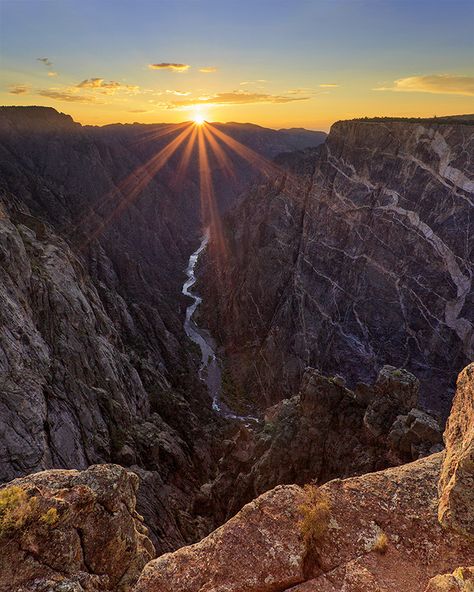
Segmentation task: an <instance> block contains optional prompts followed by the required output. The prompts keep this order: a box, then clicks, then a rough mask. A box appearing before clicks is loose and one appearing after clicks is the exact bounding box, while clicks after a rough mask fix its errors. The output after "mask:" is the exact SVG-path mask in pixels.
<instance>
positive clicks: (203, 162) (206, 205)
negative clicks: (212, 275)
mask: <svg viewBox="0 0 474 592" xmlns="http://www.w3.org/2000/svg"><path fill="white" fill-rule="evenodd" d="M198 153H199V181H200V183H199V184H200V195H201V215H202V220H203V224H204V226H207V227H208V228H209V234H210V237H211V249H212V251H211V254H212V256H213V257H214V259H215V261H216V263H217V267H218V270H220V269H222V265H223V262H224V259H225V255H226V247H225V241H224V234H223V231H222V223H221V219H220V214H219V210H218V208H217V203H216V198H215V194H214V187H213V183H212V176H211V170H210V166H209V156H208V153H207V143H206V138H205V136H204V132H203V129H202V127H199V128H198Z"/></svg>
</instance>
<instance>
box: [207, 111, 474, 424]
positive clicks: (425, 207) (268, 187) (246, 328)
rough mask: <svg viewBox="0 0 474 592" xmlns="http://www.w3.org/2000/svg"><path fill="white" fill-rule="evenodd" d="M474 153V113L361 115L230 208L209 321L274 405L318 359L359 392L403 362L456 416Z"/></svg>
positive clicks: (428, 397) (234, 361)
mask: <svg viewBox="0 0 474 592" xmlns="http://www.w3.org/2000/svg"><path fill="white" fill-rule="evenodd" d="M473 154H474V126H473V125H471V124H470V122H469V120H466V124H463V123H440V124H437V123H433V122H427V123H425V122H423V121H420V122H403V121H391V120H386V121H385V120H382V121H374V122H372V121H364V120H360V121H345V122H338V123H336V124H335V125H334V126H333V127H332V129H331V132H330V135H329V137H328V140H327V141H326V143H325V144H324V145H323V146H321V147H319V148H318V149H317V150H316V151H311V150H310V151H305V152H302V153H301V154H300V156H299V157H297V156H296V155H291V156H290V157H288V158H286V159H285V158H281V159H279V164H280V167H281V174H280V175H277V176H276V177H275V178H273V179H272V180H271V181H269V182H268V183H266V184H265V183H264V184H259V185H256V186H255V187H254V188H253V189H252V190H251V191H249V192H248V193H247V195H246V196H245V197H244V198H243V199H242V200H241V201H240V202H239V203H238V204H237V205H236V207H235V209H234V210H232V211H231V212H230V213H229V215H228V217H227V219H226V224H225V233H226V238H227V260H226V264H225V265H224V266H223V268H222V269H220V270H216V264H215V262H213V261H208V264H207V273H206V269H204V270H203V274H204V279H203V281H202V284H201V285H202V287H203V289H206V292H205V296H206V297H205V300H204V305H205V307H206V310H205V311H204V312H203V316H204V318H205V320H206V322H207V324H208V326H209V327H210V328H211V330H212V331H213V332H214V333H215V334H216V335H218V336H219V339H220V341H221V343H222V344H223V346H224V349H225V352H226V355H227V357H228V360H229V361H228V364H229V367H230V370H231V372H232V374H233V376H234V380H235V381H236V382H238V383H239V384H240V385H241V388H242V390H243V391H244V392H246V393H250V397H251V398H252V397H253V398H255V397H258V398H259V399H260V401H261V404H262V406H267V405H269V404H270V403H272V402H275V401H277V400H279V399H281V398H282V397H285V396H288V395H290V394H292V393H294V392H295V391H296V390H297V386H298V385H299V383H300V381H301V377H302V375H303V372H304V368H305V367H306V366H312V367H315V368H318V369H320V370H321V371H322V372H323V373H325V374H333V375H335V374H340V375H342V376H343V377H344V378H345V379H346V380H347V382H348V385H349V386H355V385H356V384H357V383H358V382H371V381H372V380H373V379H374V378H375V376H376V374H377V372H378V370H379V369H380V368H381V367H382V366H383V365H384V364H390V365H393V366H396V367H404V368H407V369H408V370H409V371H410V372H413V374H415V376H417V377H418V378H419V379H420V381H421V397H422V402H423V405H424V406H425V407H427V408H433V409H435V410H437V411H439V412H441V413H442V414H444V415H446V414H447V413H448V412H449V407H450V401H451V399H452V393H453V389H454V380H455V377H456V374H457V373H458V372H459V371H460V369H461V368H462V367H463V366H464V365H465V364H467V363H468V362H469V361H470V360H472V358H473V356H474V341H473V340H474V333H473V323H474V302H473V294H474V291H473V289H472V275H473V261H472V258H473V249H474V241H473V239H472V231H473V222H472V220H473V213H474V210H473V205H474V160H473ZM207 274H209V275H207ZM211 274H212V277H214V278H216V277H217V278H218V281H213V282H212V283H211V282H210V281H208V278H209V277H210V276H211Z"/></svg>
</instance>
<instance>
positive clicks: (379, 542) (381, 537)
mask: <svg viewBox="0 0 474 592" xmlns="http://www.w3.org/2000/svg"><path fill="white" fill-rule="evenodd" d="M387 549H388V536H387V535H386V534H385V533H384V532H383V531H382V532H379V534H378V535H377V538H376V539H375V541H374V545H373V547H372V551H375V552H376V553H379V554H380V555H385V553H386V552H387Z"/></svg>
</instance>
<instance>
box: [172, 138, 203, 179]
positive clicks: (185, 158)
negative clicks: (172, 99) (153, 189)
mask: <svg viewBox="0 0 474 592" xmlns="http://www.w3.org/2000/svg"><path fill="white" fill-rule="evenodd" d="M197 133H198V127H197V126H193V131H192V134H191V136H190V138H189V139H188V141H187V142H186V146H185V148H184V151H183V154H182V156H181V160H180V161H179V164H178V169H177V171H176V175H175V178H174V180H173V182H172V186H173V189H180V188H181V187H182V185H183V182H184V176H185V174H186V171H187V170H188V167H189V162H190V160H191V155H192V153H193V150H194V146H195V144H196V137H197Z"/></svg>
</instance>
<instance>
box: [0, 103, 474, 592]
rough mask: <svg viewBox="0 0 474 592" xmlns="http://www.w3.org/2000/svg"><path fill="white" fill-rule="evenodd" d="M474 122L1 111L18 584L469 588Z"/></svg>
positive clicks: (5, 323)
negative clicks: (225, 119)
mask: <svg viewBox="0 0 474 592" xmlns="http://www.w3.org/2000/svg"><path fill="white" fill-rule="evenodd" d="M473 120H474V117H471V118H470V117H466V118H463V119H460V118H454V119H449V118H443V119H440V120H435V121H433V120H430V121H424V120H415V121H406V120H400V121H398V120H392V119H389V118H387V119H380V120H367V119H365V120H353V121H344V122H338V123H336V124H335V125H333V127H332V129H331V132H330V134H329V136H327V138H326V135H325V134H324V133H322V132H308V131H307V130H300V129H290V130H268V129H265V128H261V127H259V126H254V125H251V124H234V123H227V124H205V125H206V126H207V127H208V129H209V133H211V134H212V135H213V137H214V141H215V142H216V143H217V144H218V148H219V149H216V150H215V151H212V150H209V160H208V163H207V164H208V166H207V167H203V162H202V154H200V152H199V150H200V149H199V142H195V143H194V144H192V143H191V142H190V143H189V144H186V142H185V139H186V138H188V139H192V138H194V139H195V138H196V137H201V136H200V134H202V133H203V132H199V130H198V128H197V127H196V126H194V125H193V124H190V123H188V124H177V125H165V124H157V125H141V124H130V125H119V124H117V125H111V126H104V127H93V126H81V125H79V124H77V123H75V122H74V121H73V120H72V119H71V118H70V117H69V116H67V115H65V114H61V113H58V112H57V111H55V110H54V109H50V108H44V107H24V108H21V107H2V108H0V295H1V302H2V306H1V307H0V326H1V331H0V417H1V428H0V482H1V483H3V485H1V486H0V525H1V526H2V528H0V567H1V570H0V571H1V573H2V575H1V576H0V590H2V591H3V590H5V591H6V590H17V591H18V592H20V591H21V592H28V591H31V592H33V591H36V592H47V591H50V590H51V591H54V592H65V591H71V592H84V591H93V592H98V591H99V590H116V591H117V592H127V591H129V590H132V589H133V590H137V592H154V591H160V592H161V591H163V592H165V591H167V590H170V591H171V590H173V592H178V591H182V592H185V591H186V592H194V591H195V592H198V591H199V592H204V590H206V591H209V592H211V591H216V592H224V591H227V592H229V591H231V590H235V592H242V591H244V590H245V591H248V592H251V591H254V592H278V591H280V592H283V591H286V590H290V589H291V590H295V591H297V592H300V591H301V592H305V591H308V592H311V591H312V590H314V591H315V592H316V590H322V591H324V592H326V591H327V592H336V590H345V591H347V592H348V591H349V590H354V591H355V590H360V591H361V592H364V591H367V592H391V591H395V590H400V589H407V590H408V589H409V590H413V591H414V592H416V591H418V590H419V591H420V592H425V589H426V590H428V586H430V588H429V592H435V591H436V590H443V589H446V590H453V591H455V590H458V589H459V590H466V591H468V590H469V589H470V588H469V585H470V584H469V582H470V581H471V580H472V577H474V576H472V572H473V571H474V569H473V568H472V567H470V566H472V565H473V564H474V555H473V547H472V536H473V532H472V508H473V500H472V480H473V479H474V475H473V470H472V458H473V457H472V445H473V444H472V438H473V409H474V382H473V369H472V365H470V366H469V363H470V362H471V361H472V360H473V359H474V330H473V326H474V302H473V294H474V291H473V289H472V275H473V269H474V266H473V249H474V241H473V239H472V233H473V227H472V221H471V220H472V212H473V205H474V168H473V167H474V125H472V121H473ZM212 130H214V131H212ZM186 146H188V147H186ZM209 146H210V147H211V148H212V143H211V142H210V143H209ZM223 154H224V156H223ZM203 169H205V171H204V174H205V175H208V176H209V178H212V196H213V198H214V199H215V203H212V204H209V203H206V202H205V200H203ZM207 210H208V211H210V212H211V214H210V217H207V214H206V211H207ZM216 219H219V220H220V219H222V226H220V223H219V226H216V224H215V220H216ZM216 228H219V233H217V232H216ZM458 375H459V378H458ZM456 379H457V390H456ZM455 392H456V396H455V397H454V393H455ZM453 398H454V403H453ZM451 407H452V408H451ZM448 416H449V420H448V423H447V425H446V428H445V427H444V424H445V420H446V418H447V417H448ZM443 431H444V439H443ZM444 446H446V452H444V451H443V449H444ZM308 484H311V485H308ZM323 502H324V503H323ZM326 503H327V507H326V506H325V504H326ZM324 507H326V510H324ZM305 508H306V509H307V510H308V508H309V510H308V512H309V513H310V514H311V513H312V514H311V515H313V516H314V513H315V512H316V514H317V513H318V512H319V511H321V512H322V514H321V516H322V518H321V520H322V522H323V523H324V521H325V516H326V517H327V524H325V525H324V524H323V526H324V528H323V532H322V534H321V533H319V534H314V533H313V531H312V530H311V529H313V530H314V525H312V526H311V525H310V526H311V528H310V532H311V533H313V534H311V536H310V537H309V538H308V537H307V536H306V535H305V534H304V533H305V530H304V528H303V526H304V524H303V526H302V522H303V523H304V517H305ZM321 508H323V510H324V511H323V510H321ZM308 512H307V514H308ZM324 512H326V514H325V513H324ZM321 516H320V517H321ZM316 530H317V529H316ZM447 541H449V544H448V542H447ZM378 547H380V548H378ZM456 570H457V571H456ZM450 574H451V575H450ZM453 574H454V575H453ZM459 574H461V575H459ZM471 576H472V577H471ZM430 580H431V581H430ZM435 580H436V581H435ZM441 580H443V581H441ZM137 582H138V583H137ZM440 582H441V583H440ZM443 582H448V583H449V585H452V588H442V586H443V585H445V584H444V583H443ZM453 582H454V583H453ZM460 582H461V583H460ZM466 582H467V584H466ZM446 585H447V584H446ZM461 585H463V586H465V587H464V588H462V587H461ZM436 586H438V587H436ZM454 586H458V587H457V588H456V587H454Z"/></svg>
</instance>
